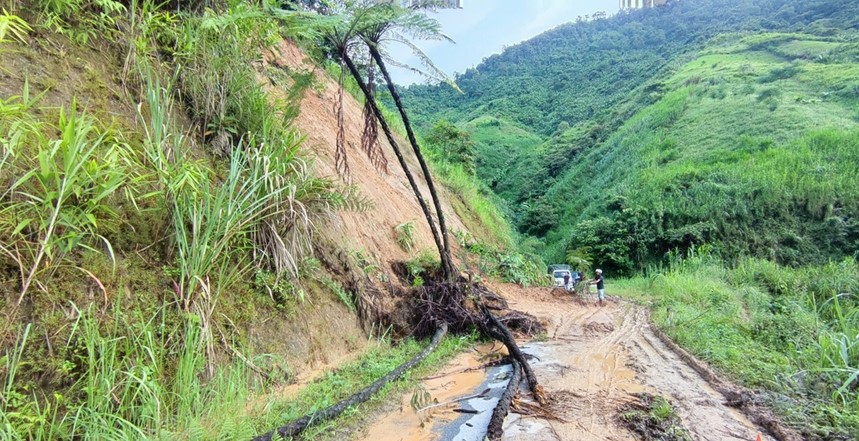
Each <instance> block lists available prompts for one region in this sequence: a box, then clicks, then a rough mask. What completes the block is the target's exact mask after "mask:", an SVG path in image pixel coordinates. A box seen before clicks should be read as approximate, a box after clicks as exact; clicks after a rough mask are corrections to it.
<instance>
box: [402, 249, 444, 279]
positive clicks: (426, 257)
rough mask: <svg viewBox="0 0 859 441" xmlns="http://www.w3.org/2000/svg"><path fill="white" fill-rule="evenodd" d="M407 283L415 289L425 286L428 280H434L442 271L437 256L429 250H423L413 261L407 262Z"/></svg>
mask: <svg viewBox="0 0 859 441" xmlns="http://www.w3.org/2000/svg"><path fill="white" fill-rule="evenodd" d="M405 265H406V272H407V274H406V276H407V280H406V281H407V282H408V283H409V284H411V285H412V286H414V287H418V286H423V285H424V282H425V281H426V280H427V279H428V278H434V277H435V275H436V274H438V272H439V270H440V269H441V263H440V262H439V260H438V258H437V256H436V255H435V254H433V253H432V252H430V251H429V250H423V251H421V252H420V253H418V255H417V256H415V257H414V258H413V259H411V260H408V261H406V262H405Z"/></svg>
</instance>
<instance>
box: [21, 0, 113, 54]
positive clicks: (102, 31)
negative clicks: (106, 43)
mask: <svg viewBox="0 0 859 441" xmlns="http://www.w3.org/2000/svg"><path fill="white" fill-rule="evenodd" d="M36 3H37V4H38V6H39V8H40V10H41V20H42V25H43V26H45V27H47V28H49V29H51V30H52V31H54V32H56V33H58V34H63V35H66V36H67V37H69V38H70V39H71V40H73V41H75V42H77V43H78V44H87V43H89V42H90V40H92V39H95V38H107V39H113V38H115V37H117V36H118V35H119V33H118V31H117V23H118V21H119V20H120V19H121V18H122V15H123V14H124V13H125V12H126V7H125V6H124V5H123V4H122V3H121V2H119V1H116V0H92V1H88V0H38V1H37V2H36Z"/></svg>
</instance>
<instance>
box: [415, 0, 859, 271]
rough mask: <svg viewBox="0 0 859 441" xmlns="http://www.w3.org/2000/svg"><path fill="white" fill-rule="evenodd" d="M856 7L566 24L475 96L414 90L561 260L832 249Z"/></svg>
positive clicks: (843, 209) (716, 8) (653, 13)
mask: <svg viewBox="0 0 859 441" xmlns="http://www.w3.org/2000/svg"><path fill="white" fill-rule="evenodd" d="M857 20H859V4H857V3H856V2H852V1H841V0H831V1H823V0H821V1H812V2H804V3H801V4H800V3H792V2H787V1H780V0H770V1H725V0H685V1H682V2H675V3H673V4H671V5H669V6H667V7H665V8H657V9H651V10H643V11H634V12H631V13H621V14H618V15H617V16H615V17H612V18H597V19H595V20H591V21H585V22H580V23H575V24H569V25H565V26H562V27H559V28H557V29H555V30H553V31H550V32H547V33H545V34H543V35H541V36H538V37H536V38H535V39H533V40H530V41H527V42H525V43H522V44H521V45H518V46H514V47H511V48H508V49H507V50H506V51H505V52H504V53H502V54H500V55H495V56H492V57H490V58H488V59H487V60H485V61H484V62H483V63H482V64H481V65H479V66H478V67H477V68H476V69H471V70H469V71H467V72H466V73H464V74H463V75H460V76H459V77H458V78H457V82H458V84H459V86H460V87H461V88H462V90H463V92H464V93H462V94H459V93H457V92H454V91H453V90H452V89H450V88H449V87H447V86H437V87H429V86H413V87H411V88H409V90H408V94H407V98H406V101H407V103H408V104H409V105H410V108H411V109H412V110H413V111H414V112H417V113H418V114H419V117H417V118H416V119H417V120H418V121H419V122H420V123H421V124H423V125H424V126H425V127H426V126H428V125H429V124H432V123H433V122H434V121H435V120H437V119H440V118H445V119H448V120H450V121H452V122H454V123H456V124H459V125H460V126H461V127H462V128H464V129H467V130H470V131H472V132H473V137H474V140H475V143H476V152H477V175H478V176H479V177H480V178H481V179H482V180H483V181H484V182H485V183H486V184H487V186H488V187H489V188H491V189H492V190H494V191H495V193H497V194H498V195H500V196H501V197H502V198H503V200H504V201H505V202H506V204H507V205H508V208H509V212H510V213H512V217H513V220H514V222H515V224H516V225H517V226H518V229H519V231H520V232H522V233H524V234H526V235H530V236H535V237H540V238H543V239H544V240H545V243H546V250H545V252H544V255H545V257H547V258H548V259H550V260H552V261H560V260H563V259H564V258H565V255H566V253H567V252H569V251H571V250H584V251H587V252H588V254H590V255H591V256H592V257H593V260H594V261H595V263H596V264H599V265H601V266H605V267H607V268H610V269H612V270H615V271H628V270H632V269H634V268H638V267H643V266H646V265H648V264H651V263H657V262H660V261H662V260H663V259H664V258H665V256H666V254H667V253H669V252H670V251H672V250H674V249H679V250H681V251H682V250H685V249H688V248H690V247H693V246H698V245H701V244H710V245H712V246H713V247H714V249H715V251H717V252H719V253H720V254H721V255H722V256H723V257H726V258H735V257H738V256H741V255H755V256H760V257H765V258H772V259H775V260H777V261H780V262H782V263H786V264H792V265H795V264H802V263H815V262H821V261H825V260H827V259H829V258H838V257H842V256H845V255H852V254H853V253H854V252H855V250H856V249H857V248H859V221H857V216H856V214H857V205H856V201H857V200H859V198H857V197H856V196H857V188H859V186H857V182H856V179H855V176H854V172H853V170H854V169H855V168H856V164H859V160H857V159H859V158H857V156H856V155H857V147H859V144H857V143H859V132H857V126H859V80H857V78H859V76H857V69H858V68H859V45H857V33H856V30H857V27H859V21H857ZM501 158H504V159H503V160H501Z"/></svg>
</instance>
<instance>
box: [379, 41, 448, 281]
mask: <svg viewBox="0 0 859 441" xmlns="http://www.w3.org/2000/svg"><path fill="white" fill-rule="evenodd" d="M367 46H369V48H370V55H371V56H372V57H373V59H374V60H375V61H376V64H377V65H378V66H379V70H381V71H382V75H383V76H384V77H385V83H386V84H387V85H388V91H390V92H391V96H392V97H393V98H394V103H395V104H396V105H397V110H399V111H400V117H402V119H403V125H404V126H405V127H406V133H407V134H408V136H409V142H410V143H411V144H412V149H413V150H414V151H415V156H416V157H417V158H418V163H419V164H420V166H421V170H422V171H423V173H424V177H426V180H427V187H429V191H430V196H432V201H433V204H434V205H435V211H436V214H437V215H438V224H439V228H440V230H441V232H440V233H441V237H442V242H443V243H444V257H443V258H442V262H441V263H442V267H443V271H444V273H445V276H446V277H445V278H446V279H447V281H448V282H450V281H453V278H454V277H455V276H456V274H457V271H456V268H454V266H453V259H451V256H450V243H449V242H448V238H447V236H448V234H447V224H446V223H445V221H444V212H443V211H442V209H441V200H440V199H439V197H438V193H437V192H436V189H435V184H433V180H432V176H430V171H429V167H427V163H426V161H425V160H424V156H423V154H421V148H420V146H418V140H417V138H416V137H415V132H414V131H413V130H412V125H411V123H410V122H409V117H408V115H406V109H405V107H403V102H402V100H401V99H400V94H399V92H397V88H396V86H394V82H393V81H392V80H391V75H390V74H389V73H388V68H387V66H385V61H384V60H383V59H382V55H381V54H380V53H379V51H378V50H377V49H376V47H375V46H373V44H368V45H367Z"/></svg>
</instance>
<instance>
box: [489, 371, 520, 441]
mask: <svg viewBox="0 0 859 441" xmlns="http://www.w3.org/2000/svg"><path fill="white" fill-rule="evenodd" d="M511 364H512V367H513V373H512V374H511V375H510V382H509V383H507V389H505V390H504V394H503V395H501V399H500V400H498V405H496V406H495V409H493V410H492V418H491V419H490V420H489V428H488V429H487V430H486V436H487V437H488V438H489V440H490V441H497V440H499V439H501V435H503V434H504V429H503V426H504V418H506V417H507V414H508V413H510V404H512V403H513V398H514V397H516V394H518V393H519V383H521V382H522V369H521V365H520V364H519V362H518V361H516V360H515V359H514V360H512V363H511Z"/></svg>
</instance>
